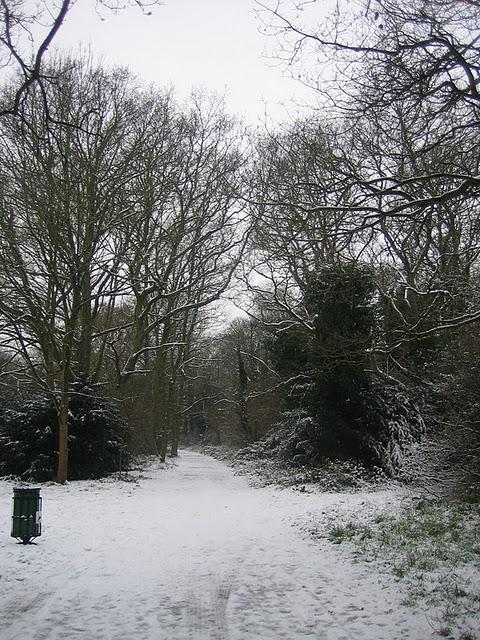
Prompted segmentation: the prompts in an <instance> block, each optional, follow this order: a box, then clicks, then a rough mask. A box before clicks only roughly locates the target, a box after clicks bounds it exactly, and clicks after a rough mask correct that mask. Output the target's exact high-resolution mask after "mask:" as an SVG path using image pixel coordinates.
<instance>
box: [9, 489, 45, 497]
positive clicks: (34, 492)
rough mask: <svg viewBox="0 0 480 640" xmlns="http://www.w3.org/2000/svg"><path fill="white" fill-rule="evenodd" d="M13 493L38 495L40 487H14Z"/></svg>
mask: <svg viewBox="0 0 480 640" xmlns="http://www.w3.org/2000/svg"><path fill="white" fill-rule="evenodd" d="M13 493H14V494H15V495H18V494H21V495H26V496H38V495H39V493H40V488H36V487H14V488H13Z"/></svg>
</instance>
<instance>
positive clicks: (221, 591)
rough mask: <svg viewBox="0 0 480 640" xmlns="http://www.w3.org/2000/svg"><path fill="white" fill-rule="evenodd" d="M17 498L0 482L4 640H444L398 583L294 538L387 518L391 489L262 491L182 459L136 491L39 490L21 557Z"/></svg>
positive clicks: (137, 484)
mask: <svg viewBox="0 0 480 640" xmlns="http://www.w3.org/2000/svg"><path fill="white" fill-rule="evenodd" d="M12 487H13V483H11V482H0V511H1V518H0V521H1V522H0V587H1V588H0V640H20V639H22V640H23V639H24V638H26V637H28V638H30V639H31V640H60V639H62V640H65V639H67V640H77V639H78V640H80V639H81V640H167V639H168V640H204V639H209V640H212V639H215V640H249V639H252V640H280V639H282V638H285V639H288V640H296V639H299V638H314V639H315V640H400V639H402V640H405V639H408V640H426V639H428V638H434V637H437V636H435V634H434V632H433V629H432V627H431V624H430V623H429V621H428V619H427V616H426V615H425V612H423V611H421V610H420V609H418V608H415V607H406V606H404V605H402V604H401V601H402V594H401V593H399V592H398V591H397V588H396V586H395V582H394V581H393V579H392V580H390V579H389V578H388V576H385V575H381V574H380V573H378V572H377V571H374V570H372V569H371V568H370V567H369V565H368V564H363V563H354V562H353V561H351V560H349V559H348V558H347V557H345V556H344V555H342V553H341V551H340V550H339V549H338V548H337V547H335V546H334V545H331V544H330V543H329V542H328V541H326V540H324V541H321V540H320V541H319V540H313V539H311V538H309V537H308V536H306V534H305V533H304V532H303V531H302V527H301V526H299V524H300V525H301V523H302V522H304V521H305V522H306V521H308V519H309V518H310V517H311V516H312V514H315V515H316V517H321V514H322V512H323V513H327V512H328V514H329V517H331V514H332V513H333V512H335V511H336V510H338V514H339V518H342V519H343V518H345V517H346V516H347V514H348V511H349V509H350V508H352V509H353V510H355V511H356V512H358V510H359V509H360V510H361V509H363V508H365V509H366V510H371V509H376V508H378V509H385V508H387V506H388V505H393V504H395V503H397V502H398V501H399V500H400V499H401V495H399V494H397V493H396V492H395V490H388V491H384V492H377V493H372V494H362V493H356V494H338V493H337V494H321V493H315V492H312V493H308V492H304V493H299V492H294V491H292V490H291V489H283V490H282V489H274V488H271V487H266V488H253V487H251V486H249V485H248V483H247V481H246V480H245V478H242V477H239V476H236V475H235V474H234V472H233V471H232V470H231V469H229V468H227V467H226V466H225V465H224V464H223V463H222V462H219V461H217V460H214V459H212V458H209V457H207V456H204V455H201V454H199V453H194V452H191V451H182V452H181V456H180V458H179V460H178V462H176V463H175V464H172V465H169V466H168V467H167V468H163V467H162V466H161V465H159V464H158V463H156V464H155V463H154V464H151V465H150V466H149V467H148V468H147V469H146V471H145V472H144V473H143V474H141V475H140V476H139V477H138V478H137V479H136V480H135V481H134V482H125V481H116V480H114V479H108V480H106V481H78V482H72V483H70V484H67V485H65V486H60V485H55V484H47V485H44V486H43V487H42V497H43V534H42V537H40V538H38V539H37V540H36V543H37V544H35V545H28V546H24V545H21V544H17V543H16V541H15V540H14V539H13V538H10V537H9V536H10V515H11V502H12V500H11V496H12Z"/></svg>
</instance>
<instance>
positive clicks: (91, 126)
mask: <svg viewBox="0 0 480 640" xmlns="http://www.w3.org/2000/svg"><path fill="white" fill-rule="evenodd" d="M66 66H67V70H66V71H65V72H64V73H62V75H61V81H59V82H58V83H57V86H56V88H55V91H54V92H53V91H52V92H51V94H49V95H48V100H49V105H50V109H51V110H52V113H54V114H55V115H56V116H58V118H57V119H58V120H59V121H62V122H65V121H68V122H73V123H75V126H74V127H71V126H69V125H67V126H63V125H56V126H55V127H53V126H52V123H50V124H49V125H48V127H49V131H46V126H47V125H46V123H45V121H44V119H43V118H42V115H41V114H39V113H38V112H37V111H36V104H37V99H38V100H40V101H41V100H42V97H41V96H39V95H38V91H37V94H33V95H32V100H31V101H30V102H29V104H28V108H29V120H30V127H29V128H28V129H25V128H23V127H22V125H21V122H20V121H18V120H16V119H12V120H4V121H2V139H1V149H0V153H1V156H2V170H1V181H2V198H1V207H0V228H1V240H0V266H1V273H0V283H1V284H0V286H1V290H2V298H1V303H0V314H1V317H2V322H3V327H2V329H3V330H2V335H3V337H4V343H5V346H6V347H8V349H10V351H12V352H13V353H14V354H16V355H17V356H18V357H21V359H22V360H23V362H24V376H25V377H26V379H30V380H32V381H33V382H34V383H36V384H37V385H39V386H40V387H41V388H43V389H44V390H45V391H47V392H48V393H50V394H52V395H53V397H54V399H55V401H56V403H57V408H58V421H59V434H60V435H59V467H58V480H59V481H60V482H64V481H65V479H66V477H67V467H68V408H69V400H70V389H71V384H72V382H73V381H74V379H75V378H76V377H78V376H79V375H84V376H89V375H91V373H92V370H93V368H94V363H93V362H92V347H93V344H92V343H93V334H92V331H93V325H94V323H95V319H96V317H97V315H98V313H99V311H100V309H101V308H102V307H103V306H105V305H106V304H108V301H109V300H111V299H112V298H114V297H115V296H117V295H119V294H121V293H126V292H125V291H122V290H120V289H119V285H118V278H117V275H116V274H117V271H118V269H119V266H120V257H121V256H120V254H119V252H118V244H116V243H115V236H114V230H115V229H116V227H117V226H119V225H120V223H121V221H122V220H123V217H124V215H125V211H124V209H123V208H122V204H123V197H122V192H123V188H124V185H125V183H128V181H129V179H131V178H132V173H131V171H132V170H131V168H130V162H131V157H132V153H134V149H133V148H132V147H131V145H130V142H131V137H130V135H129V129H130V126H131V121H132V119H133V118H134V114H135V111H134V107H133V102H132V101H131V100H130V99H129V98H125V96H126V95H128V93H129V91H130V87H131V83H130V79H129V77H128V76H125V74H124V73H116V72H113V73H111V74H107V73H104V72H103V71H102V70H101V69H98V68H96V69H95V68H88V67H85V66H84V65H83V64H82V63H78V62H76V63H75V62H73V61H69V63H68V64H67V65H66ZM25 108H26V105H25Z"/></svg>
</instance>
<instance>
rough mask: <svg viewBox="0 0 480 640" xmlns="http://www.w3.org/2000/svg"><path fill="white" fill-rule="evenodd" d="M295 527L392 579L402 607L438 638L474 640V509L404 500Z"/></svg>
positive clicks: (477, 526) (477, 562)
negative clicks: (421, 611) (421, 617)
mask: <svg viewBox="0 0 480 640" xmlns="http://www.w3.org/2000/svg"><path fill="white" fill-rule="evenodd" d="M303 528H305V529H306V530H307V531H308V533H309V534H310V535H312V536H313V537H314V538H317V539H318V538H321V539H328V540H329V541H330V542H331V543H333V544H336V545H340V544H341V545H342V547H343V548H344V549H345V553H346V555H347V556H349V557H351V558H353V559H354V560H356V561H357V562H364V563H365V562H366V563H371V566H372V567H373V568H374V569H375V570H376V571H379V572H380V573H389V574H391V575H393V576H394V578H395V580H396V581H397V582H398V586H399V588H400V589H401V590H402V592H403V594H404V599H403V604H404V605H405V606H421V607H424V608H425V610H428V612H429V614H428V615H429V621H430V624H431V626H432V628H433V629H434V630H435V631H436V632H437V633H438V634H439V635H441V636H445V637H448V638H458V639H459V640H477V639H478V638H480V636H479V635H477V634H478V617H479V615H480V507H479V505H468V504H461V503H453V504H452V503H447V502H440V501H438V502H429V501H425V500H411V499H410V500H408V501H406V502H404V503H403V505H402V506H401V507H400V508H399V509H398V510H397V511H395V512H393V513H392V512H387V511H384V512H381V513H379V512H378V510H377V509H375V510H369V509H368V508H367V509H365V507H364V506H363V507H362V508H361V510H359V511H358V512H356V513H355V512H350V513H348V514H344V517H341V518H339V514H338V512H335V513H330V514H329V513H328V512H324V513H322V515H321V516H318V514H317V515H312V516H311V521H310V522H309V524H308V525H307V526H306V527H305V526H304V527H303ZM475 629H477V631H475Z"/></svg>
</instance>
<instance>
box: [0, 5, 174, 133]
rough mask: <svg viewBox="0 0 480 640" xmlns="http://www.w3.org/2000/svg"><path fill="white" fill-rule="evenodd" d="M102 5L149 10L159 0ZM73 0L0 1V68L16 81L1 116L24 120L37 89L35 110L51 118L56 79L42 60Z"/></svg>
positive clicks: (2, 108) (114, 10)
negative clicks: (51, 88) (52, 88)
mask: <svg viewBox="0 0 480 640" xmlns="http://www.w3.org/2000/svg"><path fill="white" fill-rule="evenodd" d="M97 4H98V5H99V6H102V7H103V8H105V9H107V10H110V11H113V12H117V11H120V10H122V9H124V8H125V7H126V6H128V5H135V6H137V7H139V9H140V10H141V11H143V12H144V13H148V11H149V7H151V6H153V5H156V4H162V2H161V1H160V0H145V1H144V0H127V1H126V2H121V1H120V0H111V1H110V0H99V2H98V3H97ZM72 5H73V1H72V0H62V1H61V2H54V1H52V0H44V1H43V2H41V3H29V2H27V1H25V0H2V1H1V2H0V71H7V72H10V73H11V72H12V71H13V72H15V73H16V75H17V78H18V80H17V82H16V84H15V86H13V87H11V88H10V91H9V95H8V97H6V98H5V99H4V100H3V102H2V106H1V107H0V117H2V116H8V115H11V116H21V117H22V118H24V119H25V117H26V114H25V113H24V106H25V104H26V101H27V99H28V96H29V95H30V93H31V91H32V90H34V89H36V91H39V92H40V95H41V97H42V100H41V101H40V102H39V103H37V109H42V111H43V112H44V115H45V117H46V121H47V122H48V121H50V119H51V118H52V117H53V115H52V113H51V110H50V107H49V102H48V85H49V84H51V83H52V81H54V80H55V78H56V76H55V75H52V73H51V71H52V69H50V70H45V69H44V59H45V57H46V55H47V51H48V49H49V47H50V46H51V44H52V43H53V42H54V40H55V37H56V36H57V33H58V32H59V30H60V29H61V27H62V24H63V23H64V21H65V19H66V17H67V14H68V12H69V11H70V9H71V7H72Z"/></svg>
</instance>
